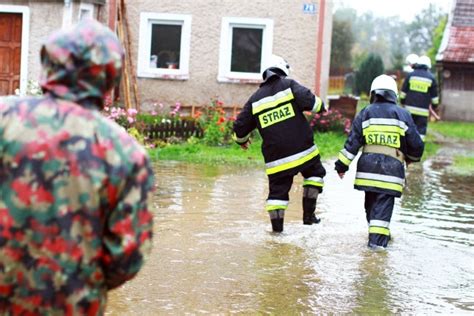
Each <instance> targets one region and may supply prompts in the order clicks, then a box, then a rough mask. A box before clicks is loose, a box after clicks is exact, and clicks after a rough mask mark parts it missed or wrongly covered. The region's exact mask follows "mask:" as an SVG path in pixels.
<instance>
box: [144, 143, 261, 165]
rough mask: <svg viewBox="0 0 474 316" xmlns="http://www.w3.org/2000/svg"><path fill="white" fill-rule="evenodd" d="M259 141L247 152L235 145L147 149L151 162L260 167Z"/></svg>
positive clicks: (185, 145)
mask: <svg viewBox="0 0 474 316" xmlns="http://www.w3.org/2000/svg"><path fill="white" fill-rule="evenodd" d="M260 146H261V141H255V142H254V143H252V144H251V145H250V147H249V149H248V150H242V149H241V148H240V146H238V145H237V144H231V145H228V146H207V145H204V144H188V143H183V144H173V145H168V146H166V147H163V148H155V149H149V151H148V152H149V154H150V157H151V159H152V160H177V161H187V162H195V163H208V164H235V165H260V164H263V157H262V154H261V152H260Z"/></svg>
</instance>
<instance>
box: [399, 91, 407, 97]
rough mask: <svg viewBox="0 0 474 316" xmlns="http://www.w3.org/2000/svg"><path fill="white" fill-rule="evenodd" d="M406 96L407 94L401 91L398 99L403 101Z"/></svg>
mask: <svg viewBox="0 0 474 316" xmlns="http://www.w3.org/2000/svg"><path fill="white" fill-rule="evenodd" d="M406 96H407V94H406V93H405V92H403V91H400V98H401V99H404V98H405V97H406Z"/></svg>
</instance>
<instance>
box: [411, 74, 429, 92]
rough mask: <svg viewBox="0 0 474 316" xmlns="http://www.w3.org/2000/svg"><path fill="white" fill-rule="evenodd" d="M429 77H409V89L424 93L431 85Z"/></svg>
mask: <svg viewBox="0 0 474 316" xmlns="http://www.w3.org/2000/svg"><path fill="white" fill-rule="evenodd" d="M431 83H432V82H431V79H427V78H421V77H411V78H410V90H411V91H416V92H421V93H426V92H428V89H429V88H430V87H431Z"/></svg>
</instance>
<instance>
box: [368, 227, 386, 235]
mask: <svg viewBox="0 0 474 316" xmlns="http://www.w3.org/2000/svg"><path fill="white" fill-rule="evenodd" d="M369 234H380V235H385V236H390V229H388V228H385V227H376V226H370V227H369Z"/></svg>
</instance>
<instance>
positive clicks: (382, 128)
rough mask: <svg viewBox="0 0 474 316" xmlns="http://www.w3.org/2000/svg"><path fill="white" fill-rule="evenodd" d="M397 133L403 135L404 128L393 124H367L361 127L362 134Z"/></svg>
mask: <svg viewBox="0 0 474 316" xmlns="http://www.w3.org/2000/svg"><path fill="white" fill-rule="evenodd" d="M373 132H375V133H381V132H385V133H397V134H400V135H402V136H405V130H404V129H403V128H402V127H400V126H395V125H369V126H367V127H366V128H364V129H363V131H362V134H363V135H364V136H365V135H367V134H368V133H373Z"/></svg>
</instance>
